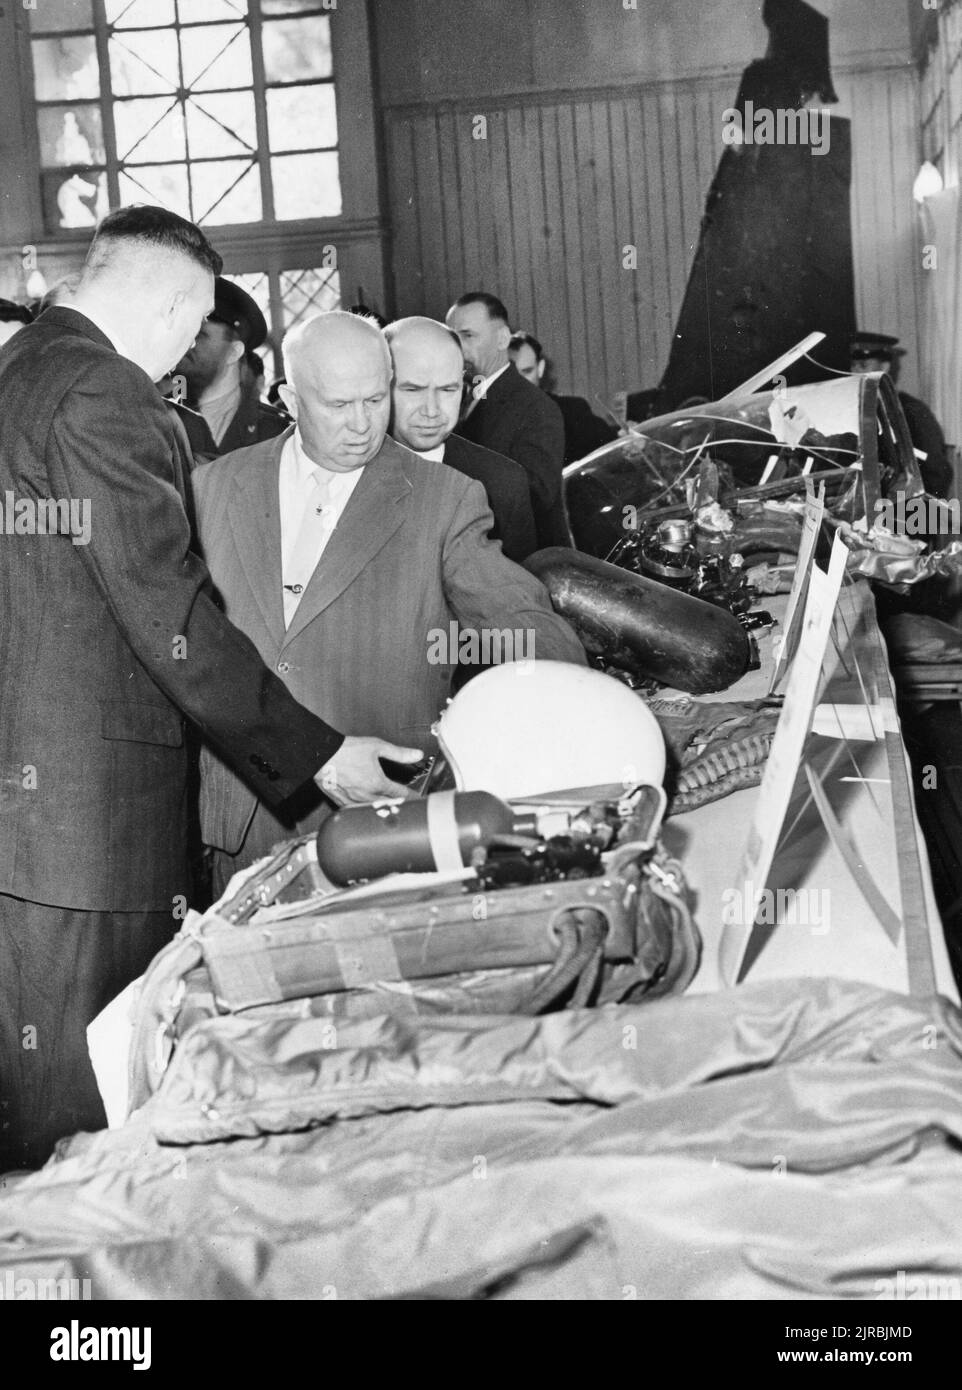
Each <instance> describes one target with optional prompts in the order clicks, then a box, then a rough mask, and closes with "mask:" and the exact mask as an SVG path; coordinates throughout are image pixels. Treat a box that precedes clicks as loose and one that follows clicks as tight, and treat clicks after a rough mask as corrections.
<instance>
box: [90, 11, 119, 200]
mask: <svg viewBox="0 0 962 1390" xmlns="http://www.w3.org/2000/svg"><path fill="white" fill-rule="evenodd" d="M93 14H94V42H95V44H96V48H97V63H98V65H99V67H100V124H101V127H102V129H103V137H104V162H105V164H106V166H107V205H108V207H111V208H119V207H120V160H119V158H118V156H117V132H116V130H115V129H114V102H113V88H112V86H111V83H110V45H109V43H108V33H107V11H106V8H105V5H104V0H94V7H93Z"/></svg>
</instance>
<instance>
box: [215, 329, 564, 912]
mask: <svg viewBox="0 0 962 1390" xmlns="http://www.w3.org/2000/svg"><path fill="white" fill-rule="evenodd" d="M284 362H285V367H286V376H287V384H286V385H285V386H283V387H282V388H281V389H282V391H283V393H284V400H285V403H286V404H287V406H288V408H289V409H290V410H291V412H292V414H293V415H294V417H295V419H296V421H297V427H296V430H295V429H292V430H291V431H289V433H288V434H286V435H283V436H281V437H280V438H279V439H275V440H272V441H270V442H269V443H265V444H259V445H255V446H254V447H253V448H250V449H242V450H240V451H239V452H238V453H236V454H232V455H228V456H227V457H225V458H222V459H215V460H214V462H213V463H209V464H206V465H204V466H203V467H202V468H198V469H197V470H196V471H195V473H194V475H193V483H194V493H195V498H196V503H197V518H198V525H199V528H200V536H201V541H202V544H203V548H204V554H205V556H206V559H207V563H208V564H209V566H210V570H211V575H212V578H213V580H214V583H215V584H216V585H217V588H218V589H219V591H220V593H221V595H222V596H223V599H224V603H225V607H226V611H227V614H228V616H229V617H230V618H231V619H232V620H233V621H234V622H236V623H237V625H238V626H239V627H240V628H242V629H243V631H244V632H246V633H248V635H249V636H250V637H251V639H252V640H253V642H254V643H255V645H256V646H257V648H258V650H259V651H260V652H261V654H262V656H263V657H264V659H265V661H267V662H268V664H269V665H272V666H274V667H275V669H276V670H278V671H279V672H281V673H282V675H283V676H284V679H285V681H286V682H287V684H288V687H289V689H290V690H291V693H292V694H293V695H294V696H296V698H297V699H299V700H301V701H303V702H304V703H305V704H306V705H307V706H308V707H309V708H314V709H324V710H325V711H328V712H329V713H330V717H331V718H333V719H335V720H336V721H337V723H338V725H339V727H343V728H345V729H348V730H351V729H354V728H373V729H374V730H375V731H377V732H379V733H381V734H383V736H384V737H385V738H388V737H390V735H391V734H392V733H396V735H397V737H398V739H399V741H401V742H404V743H406V744H411V745H415V746H417V747H424V748H428V749H429V750H431V751H434V747H435V746H436V745H435V744H434V741H433V735H432V732H431V726H432V724H433V723H434V721H435V720H436V719H437V717H438V715H439V714H440V712H441V709H442V708H443V706H444V703H445V700H446V699H447V697H448V695H449V693H450V690H451V681H452V676H453V675H454V673H455V671H456V670H457V669H458V665H459V663H460V662H461V661H465V660H468V661H476V660H477V659H478V657H479V655H480V656H482V657H483V653H484V648H485V647H487V651H488V653H489V654H494V655H493V660H494V661H499V660H512V659H514V660H516V661H518V658H521V660H520V661H518V664H517V670H518V679H519V680H523V679H524V678H525V672H526V670H528V669H530V667H529V665H528V661H529V659H530V658H532V657H534V659H536V660H539V659H553V660H561V661H573V662H579V663H580V662H584V660H585V656H584V651H583V649H582V647H581V644H580V642H579V641H578V639H577V637H576V636H575V635H574V633H573V632H572V630H571V629H570V628H569V627H568V625H567V623H565V622H564V621H563V620H562V619H561V618H559V617H558V616H557V614H555V613H554V612H553V610H552V608H551V602H550V600H549V598H548V595H547V592H546V591H545V589H544V587H543V586H542V585H541V584H540V583H539V581H538V580H536V579H535V578H534V577H533V576H532V575H530V574H528V573H527V571H526V570H523V569H521V568H520V566H518V565H515V564H512V562H511V561H510V560H507V559H505V557H504V555H503V554H502V552H501V547H500V546H499V545H498V544H497V543H496V542H494V541H492V540H490V539H489V537H488V532H489V531H490V529H491V524H492V517H491V512H490V511H489V509H488V505H487V499H486V497H485V494H484V489H483V487H482V486H481V484H480V483H478V482H474V481H472V480H471V479H470V478H466V477H464V476H463V475H462V474H461V473H458V472H456V471H455V470H454V469H453V468H447V467H445V465H444V464H443V463H438V462H436V461H434V460H432V459H425V458H419V457H418V456H417V455H416V454H412V453H411V452H410V451H409V450H407V449H404V448H402V447H401V446H400V445H399V444H396V443H395V442H394V440H392V439H389V438H386V433H387V425H388V418H389V414H390V409H391V392H390V388H391V359H390V354H389V352H388V347H387V343H386V341H385V338H384V335H383V334H382V333H381V332H380V330H379V329H378V328H376V327H375V326H374V325H373V324H371V323H368V322H366V321H365V320H364V319H361V318H358V317H356V316H354V315H351V314H346V313H331V314H321V315H319V316H318V317H317V318H314V319H311V320H310V321H308V322H307V323H304V324H302V325H299V326H298V327H297V328H296V329H294V330H293V331H292V332H291V333H289V334H288V336H287V338H286V339H285V341H284ZM328 813H329V807H328V806H327V804H326V802H325V801H324V799H323V798H322V797H321V796H320V795H315V796H312V797H310V798H309V797H306V796H305V797H303V798H301V799H300V800H299V801H298V802H297V804H296V805H295V804H294V803H291V804H290V805H289V806H288V808H287V809H286V810H285V811H283V812H279V811H278V810H277V809H276V808H271V807H269V806H266V805H265V804H264V802H263V800H262V799H261V798H260V797H259V794H258V790H257V789H256V788H253V787H250V786H248V785H246V784H245V783H244V782H243V781H241V779H240V778H238V776H237V775H236V772H235V771H234V770H232V769H231V768H230V767H229V766H227V765H226V763H225V762H224V760H223V759H221V758H219V757H216V756H215V755H213V754H212V753H205V755H204V757H203V759H202V764H201V828H202V832H203V835H204V839H205V841H206V842H207V843H208V844H210V845H213V846H214V847H215V849H216V854H215V859H214V874H215V888H216V887H217V886H218V885H219V883H220V882H222V881H223V880H224V879H225V878H226V877H227V876H228V875H229V874H230V873H232V872H233V871H234V870H235V869H237V868H241V867H243V866H244V865H245V864H247V863H249V862H250V861H251V860H253V859H255V858H256V857H257V856H258V855H260V854H263V853H264V852H265V851H266V849H268V848H269V847H270V845H271V844H273V843H274V842H276V841H277V840H279V839H283V838H284V837H285V836H289V835H291V834H292V833H297V832H298V831H302V832H306V831H308V830H313V829H314V828H316V826H317V825H319V824H320V822H321V820H323V818H324V817H325V816H326V815H327V814H328Z"/></svg>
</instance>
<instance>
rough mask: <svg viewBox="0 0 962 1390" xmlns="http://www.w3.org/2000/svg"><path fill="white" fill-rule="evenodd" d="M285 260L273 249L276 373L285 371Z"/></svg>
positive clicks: (270, 284)
mask: <svg viewBox="0 0 962 1390" xmlns="http://www.w3.org/2000/svg"><path fill="white" fill-rule="evenodd" d="M283 264H284V261H283V257H282V255H281V253H280V251H272V252H271V253H270V255H269V256H268V258H267V286H268V293H269V295H270V306H271V327H272V328H273V329H274V374H275V376H281V375H283V372H284V359H283V357H282V356H281V343H282V342H283V341H284V332H285V330H286V328H287V324H286V323H285V321H284V299H283V296H282V295H281V273H282V271H281V267H282V266H283Z"/></svg>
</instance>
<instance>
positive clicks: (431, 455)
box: [411, 439, 447, 463]
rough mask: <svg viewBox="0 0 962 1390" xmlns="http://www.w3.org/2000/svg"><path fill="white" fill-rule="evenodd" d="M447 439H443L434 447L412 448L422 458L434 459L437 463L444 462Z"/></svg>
mask: <svg viewBox="0 0 962 1390" xmlns="http://www.w3.org/2000/svg"><path fill="white" fill-rule="evenodd" d="M446 443H447V440H446V439H442V440H441V443H440V444H435V446H434V448H433V449H412V451H411V452H412V453H414V454H417V456H418V458H420V459H434V461H435V463H443V462H444V446H445V444H446Z"/></svg>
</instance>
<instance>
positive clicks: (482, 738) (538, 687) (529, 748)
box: [436, 661, 665, 803]
mask: <svg viewBox="0 0 962 1390" xmlns="http://www.w3.org/2000/svg"><path fill="white" fill-rule="evenodd" d="M436 732H437V738H438V743H439V745H440V747H441V751H442V753H443V754H444V757H445V761H446V762H447V764H448V767H449V769H450V771H451V773H452V774H453V776H454V780H455V784H456V786H457V788H458V790H460V791H488V792H492V793H493V794H494V795H495V796H499V797H501V798H502V799H503V800H505V801H514V802H522V803H523V802H525V801H526V800H530V799H532V798H549V797H552V794H558V793H562V794H563V793H566V792H568V791H575V792H581V791H585V790H588V789H590V791H591V794H592V796H593V797H597V798H600V797H601V796H602V795H605V794H607V795H614V796H621V795H622V794H623V793H624V792H625V791H627V790H629V789H630V788H631V787H634V786H637V785H639V784H641V783H643V784H645V785H648V786H655V787H660V786H661V784H662V781H663V780H664V776H665V744H664V739H663V738H662V734H661V730H660V728H659V727H658V722H657V720H656V719H655V717H654V715H653V714H652V713H651V711H650V710H649V709H648V707H647V706H646V705H645V703H644V701H643V700H642V698H641V697H640V696H639V695H636V694H635V692H634V691H632V690H629V688H628V687H627V686H626V685H623V684H622V683H621V681H618V680H615V679H614V677H613V676H606V675H605V674H604V673H603V672H601V671H592V670H589V669H588V668H587V667H584V666H574V665H571V664H570V663H568V662H566V661H533V662H507V663H505V664H503V665H499V666H492V667H489V668H488V670H486V671H482V672H481V674H480V675H477V676H475V677H474V678H473V679H472V680H471V681H469V682H468V684H467V685H465V686H464V688H463V689H462V690H460V691H458V693H457V695H455V697H454V699H453V700H452V701H451V703H450V704H449V705H448V707H447V708H446V709H445V711H444V713H443V714H442V715H441V718H440V720H439V721H438V724H437V725H436ZM562 799H564V798H562ZM573 799H574V800H578V799H579V798H577V797H576V798H573ZM581 799H583V798H581Z"/></svg>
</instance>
